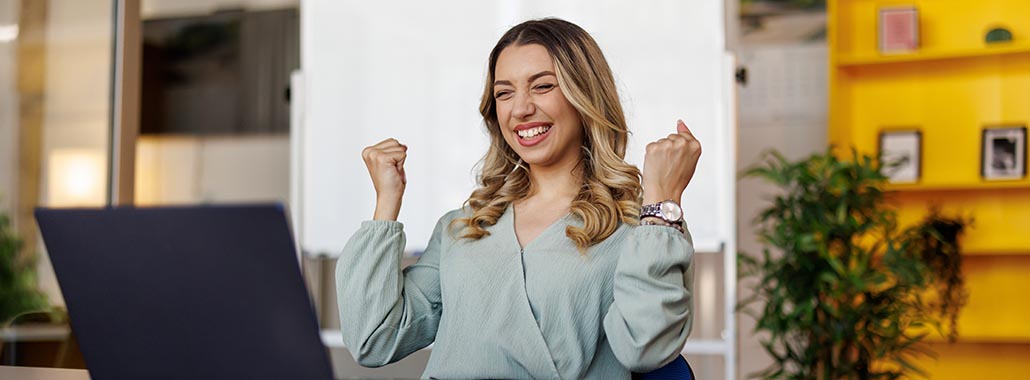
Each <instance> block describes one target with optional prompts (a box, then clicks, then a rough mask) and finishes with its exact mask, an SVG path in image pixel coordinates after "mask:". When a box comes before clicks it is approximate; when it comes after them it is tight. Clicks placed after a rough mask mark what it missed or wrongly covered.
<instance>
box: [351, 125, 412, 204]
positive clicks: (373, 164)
mask: <svg viewBox="0 0 1030 380" xmlns="http://www.w3.org/2000/svg"><path fill="white" fill-rule="evenodd" d="M407 152H408V147H407V146H405V145H404V144H401V143H400V142H398V141H397V140H396V139H392V138H390V139H386V140H383V141H382V142H380V143H378V144H375V145H372V146H370V147H367V148H365V149H364V150H362V151H361V158H362V159H364V160H365V166H367V167H368V174H369V176H371V177H372V185H373V186H375V189H376V198H377V201H378V202H379V203H383V202H387V203H393V202H396V204H397V208H399V206H400V200H401V196H403V195H404V186H405V185H406V184H407V183H408V181H407V178H405V176H404V160H405V159H406V158H408V153H407Z"/></svg>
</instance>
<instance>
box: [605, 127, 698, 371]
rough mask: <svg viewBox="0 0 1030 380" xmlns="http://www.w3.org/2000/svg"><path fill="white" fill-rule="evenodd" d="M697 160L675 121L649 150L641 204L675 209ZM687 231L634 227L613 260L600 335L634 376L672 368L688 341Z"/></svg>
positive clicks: (692, 142)
mask: <svg viewBox="0 0 1030 380" xmlns="http://www.w3.org/2000/svg"><path fill="white" fill-rule="evenodd" d="M700 157H701V143H700V142H698V140H697V138H695V137H694V134H693V133H692V132H690V129H689V128H687V125H686V124H685V123H683V121H682V120H681V121H678V122H677V123H676V133H672V134H670V135H669V136H668V137H665V138H662V139H659V140H658V141H655V142H652V143H650V144H648V145H647V150H646V153H645V155H644V170H643V174H642V178H641V185H642V187H643V191H644V197H643V198H644V199H643V201H644V204H645V205H646V204H656V203H658V202H662V201H665V200H672V201H674V202H676V203H679V202H680V199H681V198H682V196H683V191H684V190H685V189H686V187H687V185H688V184H689V183H690V180H691V179H692V178H693V176H694V171H695V170H696V169H697V163H698V160H699V159H700ZM644 219H645V220H642V222H658V224H668V222H667V221H664V220H660V219H658V218H653V217H646V218H644ZM686 227H687V226H686V225H683V229H684V231H683V233H680V232H679V231H678V230H677V229H675V228H673V227H672V226H668V225H664V226H662V225H641V226H637V227H635V228H634V229H633V231H632V232H631V233H630V236H629V237H628V239H627V240H626V242H625V246H624V248H623V249H622V252H621V253H620V256H619V262H618V265H617V267H616V270H615V279H614V301H613V303H612V306H611V307H610V309H609V310H608V314H607V315H605V319H604V328H605V333H606V334H607V336H608V341H609V343H610V344H611V346H612V351H613V352H614V353H615V356H616V357H617V358H618V359H619V361H620V362H622V364H623V365H625V366H626V367H628V368H629V369H630V370H632V371H634V372H646V371H650V370H652V369H656V368H658V367H661V366H662V365H664V364H666V363H668V362H670V361H672V360H673V359H674V358H675V357H676V355H679V352H680V350H681V349H682V348H683V344H684V343H685V342H686V339H687V336H688V335H690V329H691V326H692V324H693V310H692V307H693V304H692V302H693V279H694V261H693V259H694V244H693V241H692V239H691V237H690V231H689V230H687V229H686Z"/></svg>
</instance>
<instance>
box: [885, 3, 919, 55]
mask: <svg viewBox="0 0 1030 380" xmlns="http://www.w3.org/2000/svg"><path fill="white" fill-rule="evenodd" d="M879 22H880V24H879V32H880V35H879V42H880V53H882V54H892V53H908V52H913V51H915V50H917V49H919V10H918V9H916V7H914V6H891V7H883V8H880V18H879Z"/></svg>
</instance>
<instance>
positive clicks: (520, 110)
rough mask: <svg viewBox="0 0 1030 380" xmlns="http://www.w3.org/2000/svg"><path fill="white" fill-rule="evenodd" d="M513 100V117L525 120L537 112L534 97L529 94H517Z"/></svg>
mask: <svg viewBox="0 0 1030 380" xmlns="http://www.w3.org/2000/svg"><path fill="white" fill-rule="evenodd" d="M512 100H513V101H514V104H513V105H512V110H511V116H512V117H514V118H516V119H519V120H525V119H526V118H528V117H530V116H533V113H535V112H536V104H533V98H532V97H531V96H530V95H529V94H525V93H524V94H516V95H515V96H514V99H512Z"/></svg>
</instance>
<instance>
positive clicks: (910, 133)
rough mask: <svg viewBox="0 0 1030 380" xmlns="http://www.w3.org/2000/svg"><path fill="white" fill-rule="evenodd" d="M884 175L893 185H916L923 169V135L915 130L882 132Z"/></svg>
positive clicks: (881, 152)
mask: <svg viewBox="0 0 1030 380" xmlns="http://www.w3.org/2000/svg"><path fill="white" fill-rule="evenodd" d="M880 154H881V156H880V157H881V160H883V163H884V174H887V177H888V178H890V182H891V183H916V182H919V177H920V175H921V174H922V168H923V133H922V132H920V131H919V130H915V129H904V130H901V129H898V130H886V131H882V132H880Z"/></svg>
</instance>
